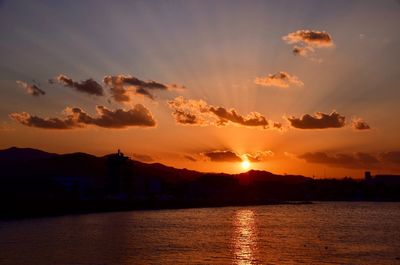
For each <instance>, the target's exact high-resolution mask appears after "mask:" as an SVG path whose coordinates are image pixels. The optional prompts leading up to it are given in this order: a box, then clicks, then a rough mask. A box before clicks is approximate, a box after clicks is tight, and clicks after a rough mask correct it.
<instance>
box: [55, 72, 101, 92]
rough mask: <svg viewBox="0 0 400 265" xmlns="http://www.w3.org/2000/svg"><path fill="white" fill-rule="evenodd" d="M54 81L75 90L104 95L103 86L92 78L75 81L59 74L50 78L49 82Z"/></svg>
mask: <svg viewBox="0 0 400 265" xmlns="http://www.w3.org/2000/svg"><path fill="white" fill-rule="evenodd" d="M55 81H57V82H58V83H60V84H62V85H64V86H65V87H70V88H74V89H75V90H76V91H78V92H81V93H85V94H89V95H95V96H103V95H104V91H103V87H102V86H101V85H100V84H99V83H97V82H96V81H95V80H93V79H92V78H89V79H86V80H84V81H81V82H76V81H74V80H72V78H70V77H68V76H66V75H64V74H60V75H58V76H57V77H56V78H55V79H50V80H49V83H51V84H53V83H54V82H55Z"/></svg>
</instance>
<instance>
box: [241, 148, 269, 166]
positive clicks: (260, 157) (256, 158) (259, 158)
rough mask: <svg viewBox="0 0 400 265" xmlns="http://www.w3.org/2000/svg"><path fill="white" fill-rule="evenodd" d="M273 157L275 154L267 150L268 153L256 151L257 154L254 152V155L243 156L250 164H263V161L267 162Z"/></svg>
mask: <svg viewBox="0 0 400 265" xmlns="http://www.w3.org/2000/svg"><path fill="white" fill-rule="evenodd" d="M274 155H275V154H274V153H273V152H272V151H270V150H268V151H257V152H255V153H247V154H244V156H245V157H246V158H247V159H248V160H249V161H250V162H253V163H256V162H263V161H266V160H269V159H270V158H272V157H273V156H274Z"/></svg>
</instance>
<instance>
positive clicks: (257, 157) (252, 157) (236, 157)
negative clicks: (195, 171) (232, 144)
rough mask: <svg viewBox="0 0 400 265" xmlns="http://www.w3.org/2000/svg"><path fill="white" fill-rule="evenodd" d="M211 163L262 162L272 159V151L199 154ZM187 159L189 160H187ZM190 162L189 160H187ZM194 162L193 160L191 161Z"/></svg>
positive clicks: (228, 151) (229, 151)
mask: <svg viewBox="0 0 400 265" xmlns="http://www.w3.org/2000/svg"><path fill="white" fill-rule="evenodd" d="M201 155H203V156H205V157H206V158H207V159H208V160H210V161H212V162H242V161H250V162H252V163H258V162H264V161H267V160H270V159H271V158H273V157H274V155H275V154H274V153H273V152H272V151H269V150H268V151H256V152H251V153H242V154H240V153H237V152H234V151H232V150H214V151H207V152H203V153H201ZM188 159H189V158H188ZM189 160H191V159H189ZM192 161H195V160H192Z"/></svg>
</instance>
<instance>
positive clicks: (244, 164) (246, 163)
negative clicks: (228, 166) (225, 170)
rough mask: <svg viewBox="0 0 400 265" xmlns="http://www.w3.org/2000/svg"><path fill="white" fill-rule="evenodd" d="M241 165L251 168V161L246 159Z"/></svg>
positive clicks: (244, 167)
mask: <svg viewBox="0 0 400 265" xmlns="http://www.w3.org/2000/svg"><path fill="white" fill-rule="evenodd" d="M240 165H241V167H242V168H243V169H249V168H250V162H249V161H247V160H244V161H243V162H242V163H240Z"/></svg>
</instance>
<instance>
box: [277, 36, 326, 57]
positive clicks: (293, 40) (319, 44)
mask: <svg viewBox="0 0 400 265" xmlns="http://www.w3.org/2000/svg"><path fill="white" fill-rule="evenodd" d="M282 39H283V40H284V41H285V42H286V43H288V44H295V45H294V46H293V53H294V54H295V55H300V56H303V57H310V55H311V54H313V53H314V52H315V49H316V48H327V47H332V46H333V45H334V44H333V40H332V37H331V35H329V34H328V33H327V32H326V31H318V30H298V31H295V32H291V33H289V34H288V35H286V36H283V37H282ZM310 58H311V59H312V60H315V61H320V60H317V59H316V58H313V57H310Z"/></svg>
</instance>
